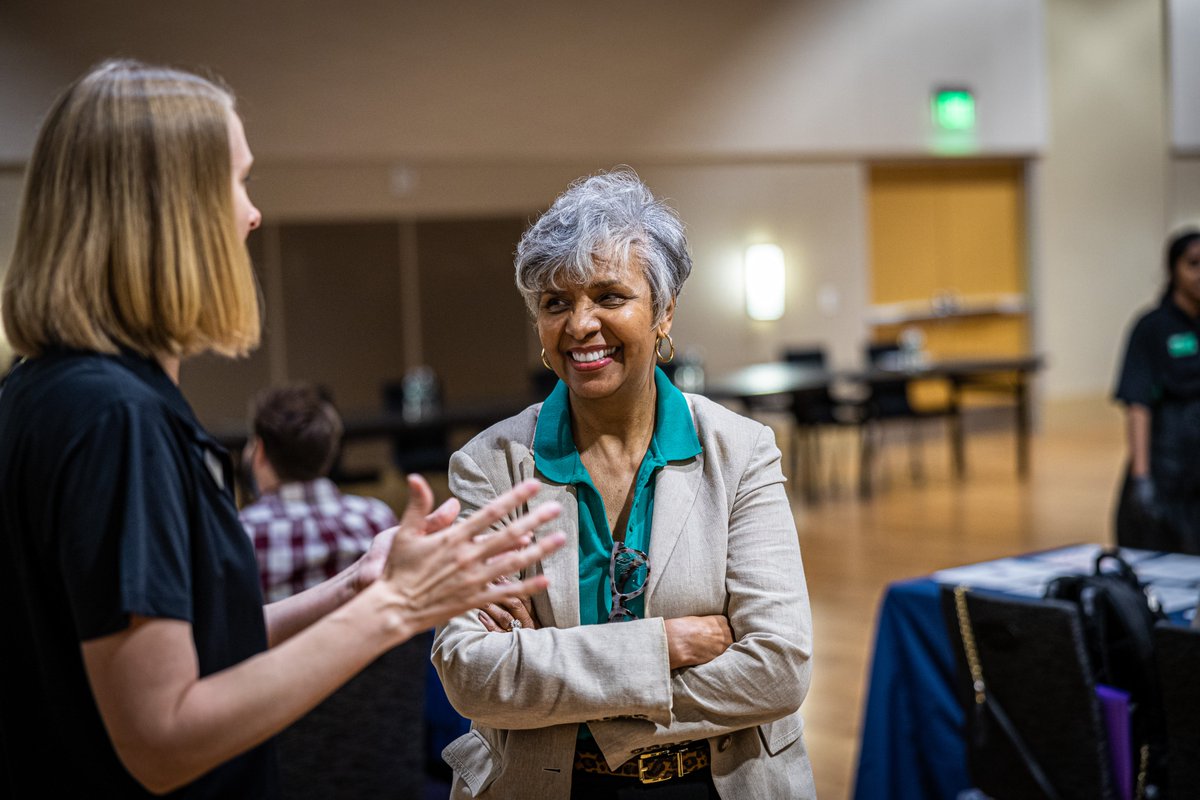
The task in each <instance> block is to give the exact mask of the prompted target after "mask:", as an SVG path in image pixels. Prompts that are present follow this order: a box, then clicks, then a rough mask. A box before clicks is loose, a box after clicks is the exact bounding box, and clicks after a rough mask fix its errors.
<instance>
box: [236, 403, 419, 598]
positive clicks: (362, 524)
mask: <svg viewBox="0 0 1200 800" xmlns="http://www.w3.org/2000/svg"><path fill="white" fill-rule="evenodd" d="M252 408H253V418H252V427H253V436H252V438H251V439H250V441H249V442H248V443H247V445H246V452H245V453H244V454H243V463H244V464H245V465H247V466H248V468H249V470H250V472H251V474H252V475H253V477H254V481H255V483H256V484H257V486H258V490H259V492H260V493H261V495H260V497H259V499H258V500H256V501H255V502H253V503H251V504H250V505H248V506H246V507H245V508H243V509H242V511H241V513H240V515H239V516H240V518H241V521H242V525H243V526H244V527H245V529H246V533H247V534H248V535H249V536H250V539H251V541H252V542H253V543H254V555H255V557H256V558H257V559H258V569H259V577H260V579H261V582H262V590H263V599H264V601H265V602H267V603H272V602H274V601H276V600H282V599H283V598H285V597H289V596H291V595H293V594H297V593H299V592H302V591H304V590H305V589H308V588H310V587H313V586H316V585H317V584H319V583H321V582H322V581H325V580H328V579H329V578H332V577H333V576H334V575H337V574H338V573H339V572H341V571H342V570H343V569H345V568H346V567H348V566H350V565H351V564H353V563H354V562H355V561H356V560H357V559H358V558H359V557H360V556H362V554H363V553H365V552H367V548H369V547H370V546H371V540H372V539H374V538H375V535H376V534H377V533H379V532H380V531H383V530H385V529H387V528H390V527H392V526H393V525H396V524H397V521H396V516H395V514H394V513H392V510H391V508H389V507H388V506H387V504H386V503H384V502H382V501H380V500H376V499H375V498H371V497H358V496H355V495H350V494H342V493H341V492H339V491H338V488H337V486H335V485H334V483H333V481H331V480H330V479H329V478H328V477H327V476H328V474H329V469H330V467H331V466H332V465H333V460H334V457H335V455H336V454H337V450H338V445H339V444H340V442H341V438H342V421H341V418H340V417H339V416H338V413H337V410H336V409H334V407H333V404H332V403H331V402H330V401H329V400H328V398H327V397H325V396H323V395H322V393H321V392H320V391H319V390H318V389H317V388H316V387H315V386H312V385H309V384H299V385H294V386H284V387H279V388H273V389H267V390H265V391H263V392H260V393H259V394H258V395H257V396H256V397H255V398H254V401H253V406H252Z"/></svg>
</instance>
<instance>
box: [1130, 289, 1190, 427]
mask: <svg viewBox="0 0 1200 800" xmlns="http://www.w3.org/2000/svg"><path fill="white" fill-rule="evenodd" d="M1113 394H1114V397H1115V398H1116V399H1117V400H1120V401H1122V402H1124V403H1127V404H1137V405H1143V406H1147V407H1154V406H1157V405H1158V404H1159V403H1163V402H1172V401H1187V400H1197V399H1200V320H1198V319H1195V318H1193V317H1190V316H1188V314H1187V313H1186V312H1185V311H1184V310H1183V309H1182V308H1180V307H1179V306H1177V305H1175V302H1174V301H1173V300H1172V299H1171V298H1170V297H1169V296H1168V297H1165V298H1163V301H1162V303H1161V304H1160V305H1159V306H1158V308H1155V309H1154V310H1152V311H1150V312H1149V313H1147V314H1144V315H1143V316H1142V317H1140V318H1139V319H1138V321H1137V322H1136V323H1135V324H1134V326H1133V330H1132V331H1131V332H1130V334H1129V344H1128V346H1127V347H1126V349H1125V360H1124V362H1123V363H1122V366H1121V374H1120V377H1119V378H1118V381H1117V388H1116V391H1115V392H1114V393H1113Z"/></svg>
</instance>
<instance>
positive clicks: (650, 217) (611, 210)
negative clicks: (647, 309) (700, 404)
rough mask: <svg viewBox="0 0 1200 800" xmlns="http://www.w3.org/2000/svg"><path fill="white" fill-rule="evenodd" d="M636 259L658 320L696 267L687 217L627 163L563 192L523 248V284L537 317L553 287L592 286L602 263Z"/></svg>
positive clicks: (519, 269)
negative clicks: (540, 302) (682, 217)
mask: <svg viewBox="0 0 1200 800" xmlns="http://www.w3.org/2000/svg"><path fill="white" fill-rule="evenodd" d="M634 256H637V257H638V258H639V259H640V262H641V265H642V269H643V270H644V272H645V275H646V281H647V282H648V283H649V284H650V299H651V304H652V307H653V309H654V324H656V325H657V324H658V323H659V322H661V321H662V319H663V316H664V315H665V314H666V312H667V307H668V306H669V305H670V304H671V301H672V300H674V299H675V298H676V297H678V296H679V292H680V290H681V289H682V288H683V282H684V281H686V280H687V277H688V275H689V274H690V273H691V271H692V257H691V255H690V254H689V253H688V247H687V237H686V236H685V235H684V231H683V222H681V221H680V219H679V215H678V214H676V213H675V211H674V209H672V208H671V207H670V206H668V205H667V204H666V203H664V202H662V201H661V200H659V199H657V198H656V197H655V196H654V195H653V194H652V193H651V192H650V190H649V189H648V188H647V187H646V184H644V183H642V180H641V178H639V177H638V176H637V173H636V172H634V171H633V170H632V169H629V168H627V167H622V168H618V169H615V170H613V171H611V172H601V173H599V174H597V175H592V176H591V177H587V178H580V179H579V180H577V181H575V182H574V183H572V184H571V185H570V186H569V187H567V190H566V191H565V192H563V193H562V194H561V195H559V197H558V199H557V200H555V201H554V204H553V205H551V206H550V208H549V209H548V210H547V211H546V213H545V214H543V215H542V216H541V217H540V218H539V219H538V221H537V222H535V223H534V224H533V225H532V226H530V228H529V230H527V231H525V235H524V236H522V237H521V241H520V243H519V244H518V245H517V258H516V271H517V275H516V280H517V288H518V289H520V291H521V295H522V296H523V297H524V298H525V305H526V306H528V307H529V312H530V314H533V315H535V316H536V315H537V308H538V299H539V297H540V296H541V293H542V292H543V291H545V290H546V289H547V288H549V287H556V288H557V287H561V286H563V285H564V284H571V283H579V284H586V283H588V282H589V281H590V280H591V279H592V277H593V276H594V275H595V273H596V260H597V259H600V260H616V261H618V262H620V263H626V264H627V263H629V259H630V258H632V257H634Z"/></svg>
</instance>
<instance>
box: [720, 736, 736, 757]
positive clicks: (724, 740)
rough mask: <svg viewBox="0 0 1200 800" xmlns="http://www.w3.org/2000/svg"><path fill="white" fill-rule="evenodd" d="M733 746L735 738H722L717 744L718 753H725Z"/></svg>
mask: <svg viewBox="0 0 1200 800" xmlns="http://www.w3.org/2000/svg"><path fill="white" fill-rule="evenodd" d="M731 744H733V737H732V736H730V735H729V734H725V735H724V736H722V737H721V741H719V742H717V751H718V752H720V753H724V752H725V751H726V750H728V749H729V745H731Z"/></svg>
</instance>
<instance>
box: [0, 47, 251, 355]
mask: <svg viewBox="0 0 1200 800" xmlns="http://www.w3.org/2000/svg"><path fill="white" fill-rule="evenodd" d="M233 113H234V100H233V95H232V94H230V92H229V91H228V90H226V89H224V88H222V87H220V86H218V85H216V84H215V83H213V82H212V81H209V80H206V79H204V78H201V77H199V76H197V75H193V74H191V73H188V72H182V71H179V70H174V69H169V68H165V67H156V66H150V65H147V64H142V63H140V62H137V61H106V62H104V63H102V64H100V65H99V66H97V67H95V68H93V69H92V70H91V71H90V72H88V73H87V74H86V75H84V76H83V77H82V78H80V79H79V80H77V81H76V82H75V83H74V84H72V85H71V86H70V87H69V88H68V89H67V90H66V91H65V92H64V93H63V95H62V96H61V97H60V98H59V99H58V100H57V102H56V103H55V104H54V106H53V108H52V109H51V111H50V114H49V116H48V117H47V119H46V122H45V124H44V125H43V126H42V129H41V132H40V134H39V135H38V140H37V144H36V145H35V147H34V151H33V157H32V159H31V161H30V164H29V169H28V173H27V175H26V179H25V194H24V199H23V203H22V208H21V214H20V222H19V227H18V231H17V239H16V245H15V247H14V251H13V258H12V263H11V266H10V267H9V271H8V274H7V276H6V277H5V280H4V289H3V316H4V327H5V331H6V332H7V334H8V338H9V341H10V342H11V343H12V345H13V348H14V349H15V350H16V351H17V352H19V353H21V354H23V355H27V356H36V355H38V354H40V353H41V352H42V351H43V350H44V349H45V348H47V347H52V346H65V347H71V348H77V349H83V350H94V351H99V352H110V353H111V352H115V351H116V350H117V349H118V348H119V347H122V346H123V347H128V348H131V349H133V350H135V351H137V352H140V353H142V354H144V355H148V356H155V357H162V356H188V355H193V354H196V353H200V352H204V351H206V350H215V351H217V352H219V353H223V354H226V355H243V354H245V353H247V352H249V351H250V350H251V349H253V348H254V347H255V346H256V345H257V344H258V340H259V334H260V324H259V306H258V288H257V285H256V283H255V280H254V273H253V271H252V270H251V267H250V258H249V255H248V254H247V252H246V246H245V243H244V242H243V241H242V240H241V237H240V236H239V234H238V230H237V225H236V223H235V221H234V205H233V189H232V162H231V155H230V146H229V119H230V115H231V114H233Z"/></svg>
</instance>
